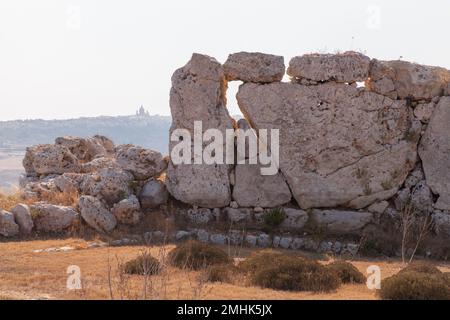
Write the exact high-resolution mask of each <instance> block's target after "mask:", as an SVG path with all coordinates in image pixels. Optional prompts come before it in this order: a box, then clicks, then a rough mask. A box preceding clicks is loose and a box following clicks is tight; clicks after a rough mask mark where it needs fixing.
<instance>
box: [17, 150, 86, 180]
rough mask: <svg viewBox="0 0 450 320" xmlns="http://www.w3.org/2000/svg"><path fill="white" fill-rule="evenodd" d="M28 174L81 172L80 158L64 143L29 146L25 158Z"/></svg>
mask: <svg viewBox="0 0 450 320" xmlns="http://www.w3.org/2000/svg"><path fill="white" fill-rule="evenodd" d="M23 167H24V168H25V171H26V173H27V174H28V175H33V174H37V175H49V174H63V173H65V172H75V173H77V172H80V171H81V166H80V163H79V160H78V158H77V157H76V156H75V155H74V154H73V153H72V152H70V150H69V149H68V148H67V147H65V146H63V145H51V144H41V145H37V146H33V147H29V148H27V150H26V153H25V158H24V159H23Z"/></svg>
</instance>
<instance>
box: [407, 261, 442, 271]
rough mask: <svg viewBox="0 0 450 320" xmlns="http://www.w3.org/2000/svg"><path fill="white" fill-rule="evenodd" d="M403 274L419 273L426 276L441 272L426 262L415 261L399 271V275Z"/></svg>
mask: <svg viewBox="0 0 450 320" xmlns="http://www.w3.org/2000/svg"><path fill="white" fill-rule="evenodd" d="M405 272H419V273H427V274H442V272H441V271H440V270H439V269H438V268H436V267H435V266H433V265H432V264H430V263H428V262H423V261H417V262H413V263H410V264H409V265H408V266H407V267H406V268H403V269H402V270H400V272H399V273H405Z"/></svg>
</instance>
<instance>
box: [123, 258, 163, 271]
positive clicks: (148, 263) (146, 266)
mask: <svg viewBox="0 0 450 320" xmlns="http://www.w3.org/2000/svg"><path fill="white" fill-rule="evenodd" d="M123 271H124V272H125V273H127V274H139V275H155V274H158V273H159V272H160V271H161V265H160V263H159V261H158V260H157V259H156V258H154V257H152V256H151V255H150V254H148V253H142V254H141V255H139V256H138V257H137V258H135V259H133V260H130V261H128V262H127V263H125V264H124V265H123Z"/></svg>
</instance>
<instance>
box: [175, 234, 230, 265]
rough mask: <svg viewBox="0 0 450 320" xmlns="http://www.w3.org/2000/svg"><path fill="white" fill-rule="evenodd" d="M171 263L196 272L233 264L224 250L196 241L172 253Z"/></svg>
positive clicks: (185, 244) (183, 245)
mask: <svg viewBox="0 0 450 320" xmlns="http://www.w3.org/2000/svg"><path fill="white" fill-rule="evenodd" d="M169 261H170V263H171V265H173V266H175V267H178V268H189V269H194V270H198V269H201V268H207V267H209V266H212V265H217V264H229V263H231V259H230V258H229V257H228V255H227V253H226V252H225V251H223V250H222V249H220V248H217V247H214V246H211V245H209V244H206V243H202V242H199V241H195V240H190V241H187V242H185V243H183V244H181V245H178V246H177V247H176V248H175V249H173V250H172V251H170V252H169Z"/></svg>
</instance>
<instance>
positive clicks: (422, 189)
mask: <svg viewBox="0 0 450 320" xmlns="http://www.w3.org/2000/svg"><path fill="white" fill-rule="evenodd" d="M411 206H412V207H413V208H414V209H415V210H416V211H417V212H420V213H422V214H428V213H431V212H432V211H433V194H432V193H431V190H430V188H429V187H428V185H427V183H426V181H425V180H423V181H421V182H419V183H418V184H417V185H416V186H415V187H414V189H413V190H412V192H411Z"/></svg>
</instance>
